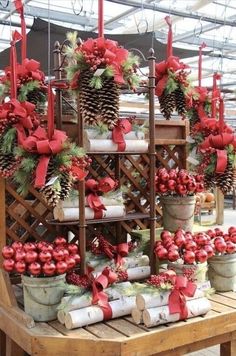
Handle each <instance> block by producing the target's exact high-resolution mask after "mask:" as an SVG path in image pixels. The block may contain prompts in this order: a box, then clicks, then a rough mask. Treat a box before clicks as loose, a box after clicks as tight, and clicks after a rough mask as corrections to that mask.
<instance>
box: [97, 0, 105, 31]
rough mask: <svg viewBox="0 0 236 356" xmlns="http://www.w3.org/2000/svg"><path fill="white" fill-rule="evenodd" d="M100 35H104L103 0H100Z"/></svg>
mask: <svg viewBox="0 0 236 356" xmlns="http://www.w3.org/2000/svg"><path fill="white" fill-rule="evenodd" d="M98 37H104V11H103V0H98Z"/></svg>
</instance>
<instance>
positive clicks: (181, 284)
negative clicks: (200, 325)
mask: <svg viewBox="0 0 236 356" xmlns="http://www.w3.org/2000/svg"><path fill="white" fill-rule="evenodd" d="M173 278H174V279H175V284H174V289H173V290H172V292H171V293H170V295H169V302H168V305H169V312H170V314H175V313H179V314H180V320H183V319H186V318H187V317H188V308H187V305H186V298H185V296H186V297H193V296H194V293H195V291H196V289H197V286H196V284H194V283H192V282H190V281H188V279H187V277H185V276H176V277H173Z"/></svg>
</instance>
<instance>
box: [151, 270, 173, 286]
mask: <svg viewBox="0 0 236 356" xmlns="http://www.w3.org/2000/svg"><path fill="white" fill-rule="evenodd" d="M146 283H147V284H150V285H152V286H154V287H156V288H163V286H164V285H166V284H167V283H168V284H171V285H173V279H170V277H169V276H168V275H167V274H166V273H160V274H158V275H155V274H153V275H151V276H150V278H149V279H148V280H147V281H146Z"/></svg>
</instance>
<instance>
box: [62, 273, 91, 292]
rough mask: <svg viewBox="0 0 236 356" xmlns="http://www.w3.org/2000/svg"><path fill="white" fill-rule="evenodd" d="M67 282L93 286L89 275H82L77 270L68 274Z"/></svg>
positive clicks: (86, 286)
mask: <svg viewBox="0 0 236 356" xmlns="http://www.w3.org/2000/svg"><path fill="white" fill-rule="evenodd" d="M66 282H67V283H68V284H73V285H75V286H78V287H82V288H86V289H88V288H89V287H90V286H91V281H90V279H89V277H88V276H86V275H84V276H80V275H79V274H77V273H75V272H70V273H68V274H67V275H66Z"/></svg>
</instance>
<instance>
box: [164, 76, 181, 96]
mask: <svg viewBox="0 0 236 356" xmlns="http://www.w3.org/2000/svg"><path fill="white" fill-rule="evenodd" d="M177 88H178V83H177V82H176V81H175V79H174V78H173V76H172V75H171V76H169V77H168V80H167V83H166V87H165V91H166V93H167V94H170V93H173V92H174V91H175V90H176V89H177Z"/></svg>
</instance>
